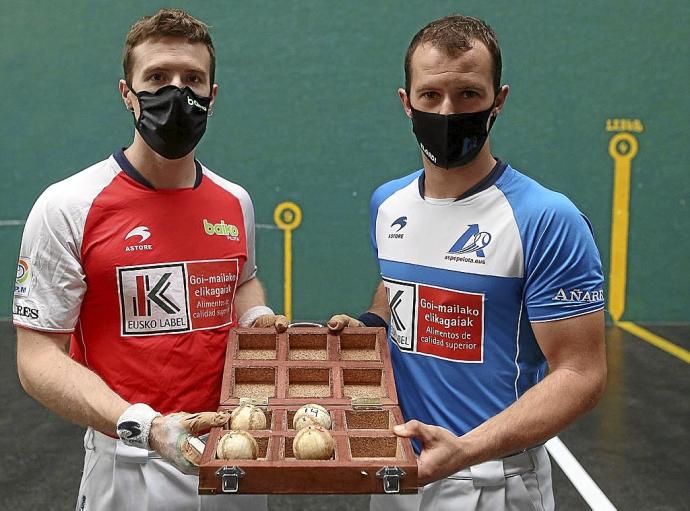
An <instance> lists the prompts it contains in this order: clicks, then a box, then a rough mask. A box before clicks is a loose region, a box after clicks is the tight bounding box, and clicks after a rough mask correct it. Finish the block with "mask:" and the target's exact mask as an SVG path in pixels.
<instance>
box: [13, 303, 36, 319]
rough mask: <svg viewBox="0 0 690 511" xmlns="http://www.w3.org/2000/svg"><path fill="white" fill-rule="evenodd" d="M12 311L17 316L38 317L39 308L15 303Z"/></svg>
mask: <svg viewBox="0 0 690 511" xmlns="http://www.w3.org/2000/svg"><path fill="white" fill-rule="evenodd" d="M12 313H13V314H14V315H15V316H23V317H25V318H29V319H38V309H33V308H31V307H23V306H21V305H15V306H14V307H13V308H12Z"/></svg>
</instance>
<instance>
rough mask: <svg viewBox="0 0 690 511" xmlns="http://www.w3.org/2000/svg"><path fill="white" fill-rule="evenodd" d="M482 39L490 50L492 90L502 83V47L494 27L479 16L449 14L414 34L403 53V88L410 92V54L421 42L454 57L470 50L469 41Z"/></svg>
mask: <svg viewBox="0 0 690 511" xmlns="http://www.w3.org/2000/svg"><path fill="white" fill-rule="evenodd" d="M473 40H477V41H481V42H482V43H484V44H485V45H486V47H487V48H488V49H489V53H491V56H492V59H493V75H494V76H493V78H494V89H495V90H496V91H498V89H499V88H500V86H501V66H502V63H501V49H500V47H499V46H498V38H497V37H496V33H495V32H494V31H493V29H492V28H491V27H490V26H489V25H487V24H486V23H484V22H483V21H482V20H480V19H479V18H473V17H471V16H463V15H462V14H451V15H450V16H446V17H444V18H440V19H437V20H434V21H432V22H431V23H429V24H428V25H427V26H425V27H424V28H423V29H421V30H420V31H419V32H417V33H416V34H415V36H414V37H413V38H412V41H411V42H410V46H408V48H407V53H406V54H405V91H406V92H407V93H408V94H409V93H410V84H411V82H412V76H411V73H412V70H411V68H410V65H411V62H412V54H413V53H414V51H415V50H416V49H417V48H418V47H419V46H420V45H422V44H426V43H430V44H431V45H432V46H434V47H435V48H438V49H439V50H441V51H443V52H444V53H446V54H447V55H449V56H451V57H454V56H456V55H457V54H459V53H460V52H466V51H468V50H470V49H472V41H473Z"/></svg>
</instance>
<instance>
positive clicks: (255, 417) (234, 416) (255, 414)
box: [230, 405, 266, 431]
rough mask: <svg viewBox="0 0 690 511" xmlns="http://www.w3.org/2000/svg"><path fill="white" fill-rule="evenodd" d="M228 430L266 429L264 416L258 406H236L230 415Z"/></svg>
mask: <svg viewBox="0 0 690 511" xmlns="http://www.w3.org/2000/svg"><path fill="white" fill-rule="evenodd" d="M230 429H234V430H242V431H250V430H252V429H266V415H265V414H264V412H263V410H262V409H261V408H259V407H258V406H254V405H241V406H238V407H237V408H235V409H234V410H233V411H232V413H231V414H230Z"/></svg>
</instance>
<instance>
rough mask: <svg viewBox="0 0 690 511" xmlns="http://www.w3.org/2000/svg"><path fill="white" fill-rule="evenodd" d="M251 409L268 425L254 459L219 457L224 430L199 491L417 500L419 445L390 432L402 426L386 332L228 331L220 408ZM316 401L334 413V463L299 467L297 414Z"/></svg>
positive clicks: (209, 449) (210, 444)
mask: <svg viewBox="0 0 690 511" xmlns="http://www.w3.org/2000/svg"><path fill="white" fill-rule="evenodd" d="M245 402H250V403H253V404H255V405H257V406H260V407H261V408H262V409H263V410H264V412H265V414H266V418H267V428H268V429H265V430H255V431H251V434H252V435H253V436H254V438H255V439H256V441H257V443H258V445H259V456H258V458H257V459H256V460H227V459H217V458H216V454H215V453H216V447H217V444H218V441H219V439H220V438H221V436H223V435H224V434H225V433H227V429H226V428H214V429H212V430H211V433H210V435H209V437H208V440H207V443H206V448H205V450H204V453H203V456H202V461H201V466H200V470H199V493H202V494H211V493H240V494H241V493H313V494H317V493H416V492H417V463H416V458H415V455H414V452H413V450H412V444H411V442H410V440H409V439H407V438H399V437H397V436H395V434H393V431H392V428H393V426H395V425H396V424H402V423H403V422H404V421H403V418H402V415H401V413H400V408H399V406H398V399H397V394H396V391H395V382H394V379H393V373H392V367H391V359H390V353H389V351H388V343H387V341H386V334H385V330H384V329H383V328H346V329H345V330H343V332H342V333H341V334H339V335H333V334H330V333H329V332H328V330H327V329H326V328H318V327H293V328H290V329H289V330H288V331H287V332H285V333H282V334H276V332H275V330H273V329H272V328H271V329H258V328H251V329H249V328H239V329H236V330H233V331H232V332H231V333H230V338H229V343H228V350H227V355H226V360H225V369H224V374H223V387H222V391H221V403H220V409H221V410H232V409H234V408H235V407H236V406H238V405H240V404H242V403H245ZM308 403H317V404H320V405H322V406H324V407H325V408H326V409H328V411H329V412H330V414H331V419H332V427H331V434H332V436H333V439H334V440H335V444H336V447H335V455H334V457H333V458H332V459H330V460H298V459H296V458H295V456H294V453H293V452H292V440H293V438H294V436H295V433H296V431H295V430H294V429H293V427H292V418H293V416H294V414H295V412H296V411H297V410H298V409H299V408H300V407H301V406H303V405H305V404H308Z"/></svg>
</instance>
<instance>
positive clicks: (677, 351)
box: [615, 321, 690, 364]
mask: <svg viewBox="0 0 690 511" xmlns="http://www.w3.org/2000/svg"><path fill="white" fill-rule="evenodd" d="M615 324H616V326H617V327H619V328H622V329H623V330H625V331H627V332H630V333H631V334H633V335H634V336H636V337H639V338H640V339H642V340H643V341H647V342H648V343H649V344H651V345H653V346H656V347H657V348H659V349H660V350H663V351H665V352H666V353H668V354H670V355H673V356H674V357H676V358H679V359H681V360H682V361H683V362H686V363H688V364H690V351H688V350H686V349H685V348H681V347H680V346H678V345H677V344H674V343H672V342H671V341H667V340H666V339H664V338H663V337H659V336H658V335H656V334H654V333H652V332H650V331H649V330H647V329H646V328H642V327H641V326H638V325H636V324H635V323H631V322H630V321H616V322H615Z"/></svg>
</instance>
